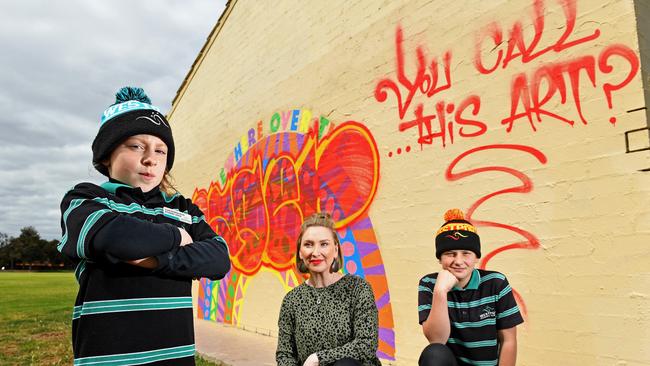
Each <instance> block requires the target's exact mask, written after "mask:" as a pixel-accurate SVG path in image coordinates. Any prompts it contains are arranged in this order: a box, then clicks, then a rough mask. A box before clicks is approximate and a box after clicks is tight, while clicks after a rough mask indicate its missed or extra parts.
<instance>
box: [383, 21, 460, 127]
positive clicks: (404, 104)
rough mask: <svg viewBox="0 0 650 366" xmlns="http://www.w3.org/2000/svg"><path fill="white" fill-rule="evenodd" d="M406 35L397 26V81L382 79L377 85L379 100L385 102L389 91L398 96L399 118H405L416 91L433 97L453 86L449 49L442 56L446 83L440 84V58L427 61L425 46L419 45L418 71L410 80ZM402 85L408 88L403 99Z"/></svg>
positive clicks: (417, 52) (416, 51) (417, 51)
mask: <svg viewBox="0 0 650 366" xmlns="http://www.w3.org/2000/svg"><path fill="white" fill-rule="evenodd" d="M403 41H404V35H403V32H402V27H401V26H399V25H398V26H397V30H396V31H395V58H396V60H397V80H398V82H399V84H398V83H396V82H395V81H393V80H391V79H388V78H386V79H381V80H380V81H379V82H378V83H377V85H376V87H375V99H376V100H377V101H378V102H384V101H386V99H387V98H388V92H387V91H386V90H389V91H392V92H393V93H394V94H395V97H396V98H397V107H398V112H399V118H404V116H405V115H406V111H407V110H408V108H409V106H410V105H411V101H412V100H413V97H414V96H415V95H416V93H417V92H418V91H419V92H420V94H422V95H426V97H427V98H431V97H433V96H434V95H436V94H437V93H439V92H441V91H443V90H446V89H449V88H450V87H451V71H450V68H449V65H450V62H451V52H449V51H447V52H446V53H445V54H444V56H443V57H442V60H443V69H444V73H445V84H443V85H438V60H437V59H436V58H435V57H434V58H432V59H431V61H429V62H428V63H427V59H426V55H425V53H424V48H423V47H422V46H418V47H417V48H416V49H415V53H416V58H417V71H416V73H415V77H414V78H413V81H411V80H409V78H408V77H407V76H406V72H405V71H404V48H403V45H402V43H403ZM400 85H401V86H402V87H404V88H405V89H406V95H405V96H404V98H403V99H402V91H401V89H400Z"/></svg>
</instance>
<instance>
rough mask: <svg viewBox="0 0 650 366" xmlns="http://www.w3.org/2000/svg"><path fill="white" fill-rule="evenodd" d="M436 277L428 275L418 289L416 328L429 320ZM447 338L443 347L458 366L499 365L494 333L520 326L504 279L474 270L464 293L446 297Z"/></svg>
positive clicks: (432, 274) (461, 290)
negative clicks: (449, 352) (449, 330)
mask: <svg viewBox="0 0 650 366" xmlns="http://www.w3.org/2000/svg"><path fill="white" fill-rule="evenodd" d="M437 276H438V273H431V274H428V275H426V276H424V277H422V279H421V280H420V285H419V286H418V315H419V321H420V324H422V323H423V322H424V321H425V320H427V318H428V317H429V312H430V310H431V300H432V298H433V287H434V286H435V284H436V277H437ZM447 307H448V309H449V320H450V325H451V334H450V336H449V340H448V341H447V346H448V347H449V348H450V349H451V351H452V352H453V353H454V355H455V356H456V360H457V361H458V365H459V366H464V365H474V366H495V365H497V364H498V361H499V346H498V342H497V331H498V330H500V329H508V328H512V327H514V326H516V325H518V324H521V323H523V322H524V320H523V318H522V317H521V313H520V312H519V307H517V303H516V301H515V298H514V296H513V295H512V289H511V288H510V285H509V284H508V280H507V279H506V276H504V275H503V274H501V273H499V272H494V271H484V270H480V269H474V271H473V272H472V277H471V278H470V281H469V283H468V284H467V286H466V287H465V288H464V289H461V288H458V287H454V288H453V289H452V290H451V291H449V293H448V294H447Z"/></svg>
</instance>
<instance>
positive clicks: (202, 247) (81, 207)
mask: <svg viewBox="0 0 650 366" xmlns="http://www.w3.org/2000/svg"><path fill="white" fill-rule="evenodd" d="M61 214H62V216H61V227H62V231H63V236H62V238H61V241H60V243H59V246H58V249H59V251H61V252H62V253H63V254H65V255H67V256H68V257H70V258H72V260H74V261H75V262H76V263H77V270H76V271H75V275H76V277H77V280H78V281H79V293H78V294H77V299H76V301H75V306H74V310H73V314H72V346H73V351H74V365H75V366H82V365H93V366H101V365H111V366H127V365H145V364H146V365H194V330H193V329H194V327H193V323H192V321H193V316H192V315H193V311H192V294H191V287H192V284H191V280H192V278H195V277H209V278H212V279H218V278H222V277H223V276H224V275H225V274H226V273H227V272H228V270H229V269H230V259H229V255H228V247H227V245H226V243H225V241H224V240H223V239H222V238H221V237H220V236H218V235H217V234H215V232H214V231H213V230H212V228H211V227H210V226H209V225H208V223H207V222H206V221H205V219H204V218H203V214H202V213H201V210H200V209H199V208H198V207H196V205H194V204H193V203H192V202H191V201H190V200H189V199H185V198H183V197H182V196H181V195H179V194H176V195H173V196H169V195H166V194H165V193H163V192H161V191H160V190H159V189H158V188H155V189H154V190H152V191H150V192H146V193H144V192H142V190H140V188H133V187H130V186H127V185H124V184H121V183H119V182H116V181H110V182H107V183H104V184H102V185H101V186H97V185H94V184H91V183H81V184H78V185H77V186H76V187H74V189H72V190H71V191H69V192H68V193H67V194H66V195H65V197H64V198H63V201H62V202H61ZM179 227H181V228H184V229H185V230H186V231H187V232H188V233H189V234H190V236H191V237H192V239H194V242H193V243H192V244H189V245H185V246H180V242H181V238H180V232H179V230H178V228H179ZM147 257H156V258H157V260H158V268H156V269H154V270H149V269H144V268H140V267H136V266H132V265H130V264H127V263H126V261H128V260H134V259H141V258H147Z"/></svg>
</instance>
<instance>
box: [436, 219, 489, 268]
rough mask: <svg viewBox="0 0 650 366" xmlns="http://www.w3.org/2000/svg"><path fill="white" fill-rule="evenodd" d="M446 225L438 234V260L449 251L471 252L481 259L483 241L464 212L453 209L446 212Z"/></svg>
mask: <svg viewBox="0 0 650 366" xmlns="http://www.w3.org/2000/svg"><path fill="white" fill-rule="evenodd" d="M444 220H445V223H444V224H443V225H442V226H441V227H440V229H438V232H436V258H438V259H440V256H441V255H442V253H444V252H446V251H448V250H469V251H472V252H474V253H475V254H476V257H478V258H481V239H480V238H479V236H478V233H477V232H476V228H475V227H474V225H472V223H470V222H469V221H467V220H465V215H463V211H461V210H459V209H457V208H453V209H451V210H448V211H447V212H445V216H444Z"/></svg>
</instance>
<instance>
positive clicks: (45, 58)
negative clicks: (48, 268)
mask: <svg viewBox="0 0 650 366" xmlns="http://www.w3.org/2000/svg"><path fill="white" fill-rule="evenodd" d="M224 3H225V0H219V1H204V0H201V1H199V0H189V1H181V0H168V1H159V0H145V1H143V0H140V1H135V2H134V1H126V0H119V1H104V0H85V1H82V0H75V1H64V2H55V1H45V0H23V1H12V2H6V3H4V4H3V11H2V13H0V49H2V53H0V85H2V88H1V89H0V111H1V112H0V199H2V201H3V202H4V203H5V205H4V206H3V209H2V210H0V232H3V233H7V234H9V235H14V236H15V235H18V234H19V231H20V228H22V227H24V226H28V225H32V226H35V227H36V229H37V230H38V231H39V232H40V233H41V235H42V236H43V237H45V238H47V239H54V238H57V237H59V235H60V223H59V219H60V218H59V215H60V213H59V203H60V200H61V197H62V196H63V194H64V193H65V192H66V191H67V190H68V189H69V188H71V187H72V186H73V185H74V184H76V183H78V182H81V181H92V182H96V183H98V182H101V181H103V180H105V178H104V177H103V176H101V175H100V174H99V173H97V172H95V171H94V169H93V167H92V164H91V152H90V145H91V142H92V139H93V138H94V136H95V133H96V131H97V128H98V122H99V116H100V115H101V113H102V111H103V110H104V109H105V108H106V107H107V106H108V105H110V104H111V103H112V102H113V99H114V97H113V95H114V93H115V91H117V89H119V88H120V87H122V86H125V85H137V86H141V87H143V88H144V89H145V90H146V91H147V94H149V96H150V97H151V99H152V101H153V103H154V104H156V105H157V106H159V107H160V108H161V109H163V111H165V110H168V109H169V107H170V106H171V101H172V99H173V98H174V96H175V93H176V90H177V89H178V87H179V86H180V84H181V82H182V81H183V78H184V77H185V74H186V73H187V72H188V71H189V69H190V67H191V65H192V63H193V62H194V59H195V57H196V55H197V54H198V52H199V50H200V49H201V47H202V46H203V44H204V43H205V40H206V37H207V36H208V34H209V33H210V31H211V29H212V27H213V26H214V24H215V23H216V21H217V19H218V18H219V15H220V13H221V11H222V10H223V7H224Z"/></svg>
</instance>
